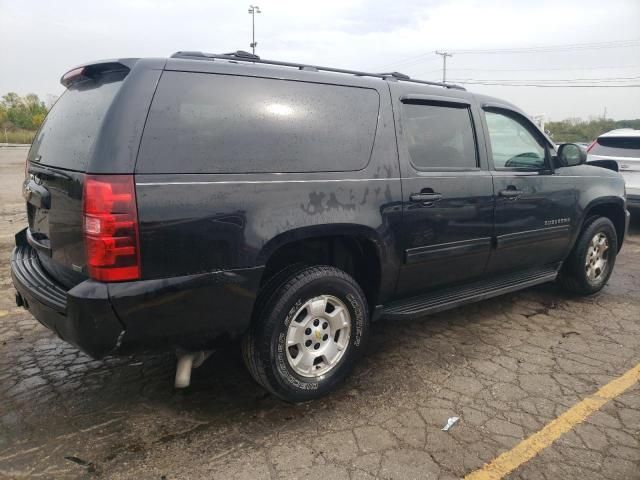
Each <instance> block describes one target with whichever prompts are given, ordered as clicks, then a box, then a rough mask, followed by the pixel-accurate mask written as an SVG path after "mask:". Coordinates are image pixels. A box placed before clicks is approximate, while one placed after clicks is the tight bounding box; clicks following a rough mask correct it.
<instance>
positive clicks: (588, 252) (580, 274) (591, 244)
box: [558, 217, 618, 295]
mask: <svg viewBox="0 0 640 480" xmlns="http://www.w3.org/2000/svg"><path fill="white" fill-rule="evenodd" d="M617 253H618V237H617V234H616V229H615V227H614V225H613V223H611V220H609V219H608V218H605V217H591V218H589V219H587V221H586V223H585V226H584V227H583V229H582V233H581V234H580V237H579V238H578V241H577V242H576V245H575V246H574V248H573V250H572V251H571V253H570V254H569V257H568V258H567V260H565V263H564V265H563V266H562V270H561V271H560V275H559V276H558V280H559V282H560V284H561V285H562V286H563V287H564V288H565V289H567V290H569V291H571V292H573V293H577V294H580V295H591V294H594V293H596V292H599V291H600V290H601V289H602V287H604V286H605V285H606V283H607V281H608V280H609V277H610V276H611V273H612V272H613V267H614V265H615V262H616V255H617Z"/></svg>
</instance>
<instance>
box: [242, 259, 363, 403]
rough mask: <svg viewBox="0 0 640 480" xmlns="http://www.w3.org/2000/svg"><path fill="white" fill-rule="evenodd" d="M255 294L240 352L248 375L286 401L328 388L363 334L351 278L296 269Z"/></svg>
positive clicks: (342, 373)
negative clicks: (258, 293) (257, 296)
mask: <svg viewBox="0 0 640 480" xmlns="http://www.w3.org/2000/svg"><path fill="white" fill-rule="evenodd" d="M275 283H277V284H276V285H273V283H271V285H270V287H268V288H265V289H264V290H263V291H262V292H261V293H260V295H259V300H258V302H257V303H256V306H257V309H258V311H256V312H255V314H254V318H253V321H252V325H251V328H250V329H249V331H248V332H247V334H246V335H245V338H244V341H243V344H242V351H243V358H244V360H245V364H246V365H247V368H248V369H249V372H250V373H251V375H252V376H253V378H254V379H255V380H256V381H257V382H258V383H260V384H261V385H262V386H263V387H264V388H265V389H267V390H268V391H270V392H271V393H273V394H274V395H276V396H278V397H280V398H281V399H283V400H286V401H289V402H303V401H308V400H313V399H316V398H319V397H321V396H323V395H325V394H327V393H328V392H330V391H331V390H332V389H333V388H334V387H335V386H336V385H337V384H338V383H339V382H341V381H342V380H343V379H344V378H345V377H346V376H347V375H348V374H349V373H350V372H351V370H352V368H353V366H354V364H355V362H356V361H357V359H358V358H359V357H360V355H361V354H362V351H363V349H364V347H365V342H366V340H367V337H368V332H369V312H368V308H367V302H366V299H365V296H364V294H363V292H362V290H361V289H360V286H359V285H358V284H357V282H356V281H355V280H354V279H353V278H352V277H351V276H349V275H348V274H347V273H345V272H343V271H342V270H339V269H337V268H335V267H329V266H315V267H301V268H298V269H296V270H295V271H293V272H288V274H287V275H286V276H284V277H281V280H279V281H278V282H275Z"/></svg>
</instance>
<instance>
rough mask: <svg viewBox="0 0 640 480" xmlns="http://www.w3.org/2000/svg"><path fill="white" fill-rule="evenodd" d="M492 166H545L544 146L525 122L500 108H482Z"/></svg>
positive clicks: (514, 167)
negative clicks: (485, 121)
mask: <svg viewBox="0 0 640 480" xmlns="http://www.w3.org/2000/svg"><path fill="white" fill-rule="evenodd" d="M484 115H485V118H486V120H487V127H488V128H489V139H490V141H491V151H492V153H493V165H494V167H495V168H513V169H526V170H539V169H541V168H544V167H545V162H544V160H545V148H544V145H543V144H542V142H540V141H539V140H538V139H537V138H536V137H535V136H534V135H533V134H532V133H531V132H530V131H529V129H528V128H527V127H526V126H525V124H524V123H523V122H522V121H521V120H518V119H516V118H514V117H511V116H509V115H506V114H504V113H500V112H492V111H485V112H484Z"/></svg>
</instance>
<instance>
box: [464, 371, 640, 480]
mask: <svg viewBox="0 0 640 480" xmlns="http://www.w3.org/2000/svg"><path fill="white" fill-rule="evenodd" d="M639 381H640V364H638V365H636V366H635V367H633V368H632V369H631V370H629V371H627V372H626V373H625V374H624V375H622V376H621V377H618V378H616V379H615V380H612V381H611V382H609V383H607V384H606V385H605V386H604V387H602V388H601V389H600V390H598V391H597V392H596V393H594V394H593V395H591V396H589V397H587V398H585V399H584V400H582V401H581V402H580V403H577V404H575V405H574V406H573V407H571V408H570V409H569V410H567V411H566V412H564V413H563V414H562V415H560V416H559V417H558V418H556V419H555V420H553V421H552V422H550V423H549V424H547V425H546V426H545V427H544V428H543V429H542V430H540V431H538V432H536V433H534V434H533V435H531V436H530V437H529V438H527V439H525V440H523V441H522V442H520V443H519V444H518V445H516V446H515V447H513V448H512V449H511V450H509V451H508V452H505V453H503V454H502V455H500V456H499V457H497V458H495V459H494V460H492V461H491V462H489V463H487V464H485V465H484V467H482V468H480V469H478V470H476V471H474V472H471V473H470V474H469V475H467V476H466V477H464V478H465V480H499V479H500V478H502V477H504V476H505V475H507V474H509V473H510V472H512V471H514V470H515V469H516V468H518V467H519V466H520V465H522V464H523V463H525V462H528V461H529V460H531V459H532V458H533V457H535V456H536V455H537V454H538V453H540V452H541V451H542V450H544V449H545V448H547V447H548V446H549V445H551V444H552V443H553V442H554V441H556V440H557V439H558V438H560V436H561V435H562V434H564V433H567V432H568V431H569V430H571V429H572V428H573V427H575V426H576V425H577V424H579V423H581V422H583V421H584V420H585V419H586V418H587V417H588V416H589V415H591V414H592V413H593V412H595V411H596V410H599V409H600V408H601V407H602V406H603V405H604V404H605V403H607V402H608V401H609V400H611V399H613V398H615V397H617V396H618V395H620V394H621V393H623V392H624V391H625V390H627V389H628V388H631V387H632V386H633V385H635V384H636V382H639Z"/></svg>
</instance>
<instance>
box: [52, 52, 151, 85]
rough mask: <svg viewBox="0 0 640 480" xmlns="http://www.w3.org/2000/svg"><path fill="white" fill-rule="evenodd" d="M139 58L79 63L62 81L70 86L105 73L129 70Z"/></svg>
mask: <svg viewBox="0 0 640 480" xmlns="http://www.w3.org/2000/svg"><path fill="white" fill-rule="evenodd" d="M138 60H139V59H138V58H120V59H117V60H102V61H100V62H92V63H87V64H84V65H79V66H77V67H75V68H72V69H71V70H69V71H68V72H67V73H65V74H64V75H62V77H61V78H60V83H61V84H62V85H63V86H64V87H67V88H68V87H69V86H71V85H73V84H74V83H78V82H82V81H84V80H90V79H93V78H96V77H98V76H100V75H103V74H105V73H111V72H129V71H130V70H131V68H133V66H134V65H135V63H136V62H137V61H138Z"/></svg>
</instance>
